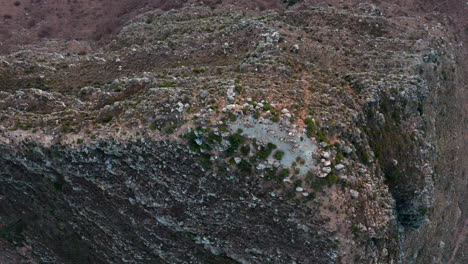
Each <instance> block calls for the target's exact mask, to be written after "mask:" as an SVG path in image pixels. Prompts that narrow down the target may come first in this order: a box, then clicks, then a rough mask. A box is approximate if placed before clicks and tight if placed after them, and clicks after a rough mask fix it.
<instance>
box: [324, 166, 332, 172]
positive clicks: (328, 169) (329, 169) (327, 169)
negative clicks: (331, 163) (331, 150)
mask: <svg viewBox="0 0 468 264" xmlns="http://www.w3.org/2000/svg"><path fill="white" fill-rule="evenodd" d="M331 171H332V169H331V168H330V167H323V168H322V172H324V173H326V174H329V173H330V172H331Z"/></svg>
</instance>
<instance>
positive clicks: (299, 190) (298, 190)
mask: <svg viewBox="0 0 468 264" xmlns="http://www.w3.org/2000/svg"><path fill="white" fill-rule="evenodd" d="M303 191H304V188H302V187H300V186H299V187H296V192H303Z"/></svg>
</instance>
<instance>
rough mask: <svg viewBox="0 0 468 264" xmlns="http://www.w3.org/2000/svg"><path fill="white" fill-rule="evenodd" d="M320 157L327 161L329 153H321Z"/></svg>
mask: <svg viewBox="0 0 468 264" xmlns="http://www.w3.org/2000/svg"><path fill="white" fill-rule="evenodd" d="M322 157H323V158H324V159H329V158H330V152H328V151H325V152H323V153H322Z"/></svg>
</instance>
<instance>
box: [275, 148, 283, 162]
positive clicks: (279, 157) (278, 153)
mask: <svg viewBox="0 0 468 264" xmlns="http://www.w3.org/2000/svg"><path fill="white" fill-rule="evenodd" d="M283 156H284V152H283V151H281V150H279V151H276V153H275V155H274V156H273V157H274V158H275V159H277V160H281V159H282V158H283Z"/></svg>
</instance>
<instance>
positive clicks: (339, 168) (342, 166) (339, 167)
mask: <svg viewBox="0 0 468 264" xmlns="http://www.w3.org/2000/svg"><path fill="white" fill-rule="evenodd" d="M344 168H345V165H343V164H338V165H336V166H335V169H336V170H337V171H340V170H342V169H344Z"/></svg>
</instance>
